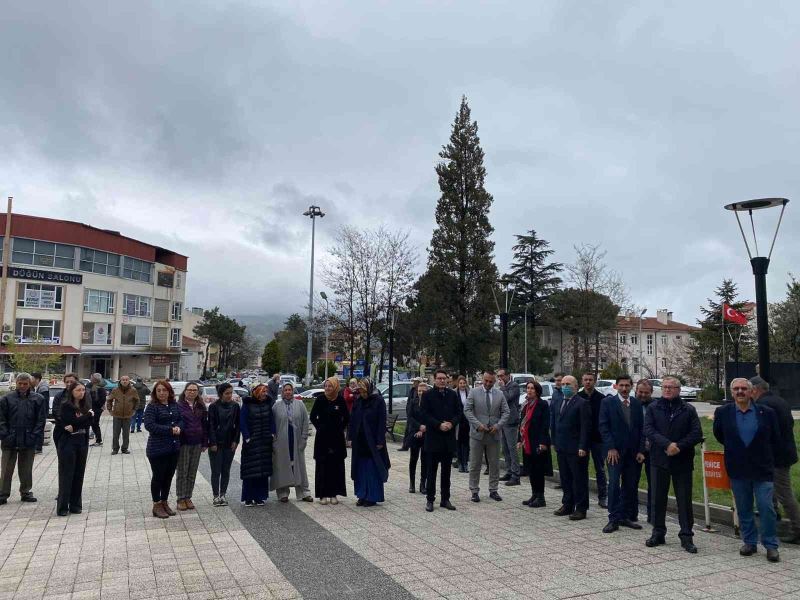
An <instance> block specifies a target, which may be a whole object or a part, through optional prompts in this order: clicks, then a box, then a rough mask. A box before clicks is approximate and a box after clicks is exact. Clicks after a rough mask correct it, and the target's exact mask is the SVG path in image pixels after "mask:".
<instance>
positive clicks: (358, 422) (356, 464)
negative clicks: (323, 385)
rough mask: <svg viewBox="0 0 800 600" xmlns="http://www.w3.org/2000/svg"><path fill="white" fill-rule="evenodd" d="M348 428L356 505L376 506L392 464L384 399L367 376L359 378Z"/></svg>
mask: <svg viewBox="0 0 800 600" xmlns="http://www.w3.org/2000/svg"><path fill="white" fill-rule="evenodd" d="M349 431H350V440H351V442H352V445H353V459H352V464H351V466H350V476H351V477H352V478H353V482H354V484H355V486H354V487H355V494H356V496H357V497H358V502H356V506H375V504H377V503H378V502H383V500H384V498H383V484H384V483H386V482H387V481H388V480H389V467H390V466H391V465H390V463H389V454H388V453H387V452H386V403H385V402H384V400H383V396H381V394H380V393H379V392H377V391H375V387H374V386H373V384H372V381H371V380H370V379H369V378H368V377H365V378H364V379H362V380H361V381H359V382H358V398H356V403H355V405H354V406H353V413H352V414H351V415H350V429H349Z"/></svg>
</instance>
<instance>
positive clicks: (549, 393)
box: [519, 381, 556, 406]
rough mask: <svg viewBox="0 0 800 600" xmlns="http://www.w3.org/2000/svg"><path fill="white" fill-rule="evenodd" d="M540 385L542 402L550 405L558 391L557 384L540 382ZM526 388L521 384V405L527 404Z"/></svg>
mask: <svg viewBox="0 0 800 600" xmlns="http://www.w3.org/2000/svg"><path fill="white" fill-rule="evenodd" d="M539 385H540V386H542V400H544V401H545V402H547V403H548V404H550V402H552V400H553V391H554V390H555V389H556V388H555V384H554V383H551V382H550V381H540V382H539ZM525 394H526V391H525V388H524V387H523V386H522V384H520V386H519V405H520V406H522V405H523V404H525Z"/></svg>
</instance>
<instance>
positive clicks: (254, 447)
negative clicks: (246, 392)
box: [211, 396, 275, 479]
mask: <svg viewBox="0 0 800 600" xmlns="http://www.w3.org/2000/svg"><path fill="white" fill-rule="evenodd" d="M220 402H222V400H217V401H216V402H215V403H214V404H218V403H220ZM214 404H212V405H211V406H212V407H213V406H214ZM232 404H233V403H232ZM234 411H235V410H234ZM215 413H217V414H219V408H217V409H216V410H215ZM239 430H241V433H242V438H244V445H243V446H242V467H241V469H240V474H241V478H242V479H263V478H264V477H269V476H270V475H272V434H273V433H274V432H275V424H274V422H273V416H272V408H271V407H270V405H269V402H267V401H266V400H263V401H261V402H259V401H258V400H256V399H255V398H252V397H250V396H248V397H247V398H245V399H244V407H243V408H242V409H241V411H240V413H239ZM214 435H215V436H216V435H217V433H216V432H215V434H214ZM235 435H236V436H237V437H238V435H239V433H238V431H237V432H236V434H235ZM215 439H216V437H215ZM248 440H249V441H248Z"/></svg>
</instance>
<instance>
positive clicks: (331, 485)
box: [311, 377, 350, 504]
mask: <svg viewBox="0 0 800 600" xmlns="http://www.w3.org/2000/svg"><path fill="white" fill-rule="evenodd" d="M349 422H350V413H349V411H348V410H347V405H346V404H345V402H344V398H343V397H342V393H341V391H340V390H339V378H338V377H330V378H328V379H326V380H325V389H324V391H322V392H318V393H316V394H314V406H313V407H312V408H311V424H312V425H314V429H316V431H317V433H316V435H315V436H314V460H315V461H316V463H317V465H316V470H315V472H314V491H315V496H316V497H317V498H320V503H321V504H328V502H330V503H331V504H339V500H338V498H337V496H347V486H346V485H345V476H344V459H345V458H346V457H347V442H346V441H345V437H344V432H345V430H346V429H347V424H348V423H349Z"/></svg>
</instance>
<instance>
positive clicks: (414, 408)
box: [406, 381, 428, 494]
mask: <svg viewBox="0 0 800 600" xmlns="http://www.w3.org/2000/svg"><path fill="white" fill-rule="evenodd" d="M427 390H428V384H427V383H425V382H424V381H421V382H419V383H418V384H417V387H416V393H415V394H414V396H413V397H409V400H408V402H407V403H406V431H407V432H408V433H409V442H408V449H409V450H410V452H409V455H408V479H409V483H408V493H409V494H413V493H415V491H416V490H415V489H414V478H415V476H416V474H417V462H418V461H419V458H420V454H422V464H421V465H420V474H419V493H420V494H426V493H427V492H428V490H427V478H426V476H427V474H428V456H427V454H425V452H422V446H423V444H424V443H425V425H423V424H422V421H421V420H420V402H421V398H422V394H424V393H425V392H426V391H427Z"/></svg>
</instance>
